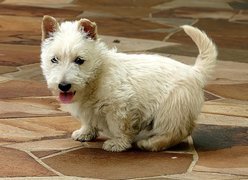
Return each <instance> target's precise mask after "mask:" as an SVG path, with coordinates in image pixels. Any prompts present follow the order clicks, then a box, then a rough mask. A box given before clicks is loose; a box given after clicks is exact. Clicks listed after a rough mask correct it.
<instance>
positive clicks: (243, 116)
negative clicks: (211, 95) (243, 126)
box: [201, 111, 248, 118]
mask: <svg viewBox="0 0 248 180" xmlns="http://www.w3.org/2000/svg"><path fill="white" fill-rule="evenodd" d="M201 113H205V114H213V115H215V114H216V115H223V116H230V117H240V118H247V117H248V116H245V115H233V114H225V113H218V112H207V111H201Z"/></svg>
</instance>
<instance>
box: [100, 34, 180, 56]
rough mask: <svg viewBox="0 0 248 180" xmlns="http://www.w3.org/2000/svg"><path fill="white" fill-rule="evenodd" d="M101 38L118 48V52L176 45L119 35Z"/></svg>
mask: <svg viewBox="0 0 248 180" xmlns="http://www.w3.org/2000/svg"><path fill="white" fill-rule="evenodd" d="M100 38H101V40H102V41H103V42H104V43H106V44H107V45H108V47H109V48H117V51H118V52H142V51H146V50H149V49H153V48H159V47H166V46H174V45H175V43H168V42H161V41H155V40H146V39H136V38H123V37H118V36H100ZM116 41H117V42H116Z"/></svg>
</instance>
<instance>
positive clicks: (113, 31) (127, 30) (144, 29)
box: [91, 17, 171, 41]
mask: <svg viewBox="0 0 248 180" xmlns="http://www.w3.org/2000/svg"><path fill="white" fill-rule="evenodd" d="M91 21H94V22H96V23H97V25H98V32H99V34H102V35H111V36H120V37H129V38H138V39H152V40H160V41H161V40H163V39H164V37H165V36H166V33H164V32H163V33H159V32H149V30H150V31H151V30H156V29H163V28H167V29H168V28H171V27H170V26H166V25H161V24H157V23H152V22H149V21H145V20H141V19H136V18H135V19H130V18H101V17H92V18H91ZM109 27H111V28H109Z"/></svg>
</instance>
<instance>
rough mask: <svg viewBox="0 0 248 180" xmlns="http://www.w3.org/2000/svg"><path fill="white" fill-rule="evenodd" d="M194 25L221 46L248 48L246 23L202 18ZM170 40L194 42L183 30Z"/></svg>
mask: <svg viewBox="0 0 248 180" xmlns="http://www.w3.org/2000/svg"><path fill="white" fill-rule="evenodd" d="M194 26H196V27H198V28H199V29H201V30H203V31H205V32H206V33H207V34H208V36H209V37H211V38H212V39H213V41H214V42H215V43H216V45H217V47H219V48H229V49H243V50H246V49H247V48H248V45H247V44H246V43H244V42H246V41H247V40H248V35H247V32H246V29H247V25H246V24H239V23H235V24H232V22H229V21H227V20H223V19H200V20H199V21H198V22H197V23H196V24H194ZM223 29H228V31H223ZM220 32H221V33H220ZM169 41H172V42H181V43H182V42H184V43H185V44H193V42H192V41H191V39H190V38H188V37H187V35H186V34H185V33H184V32H183V31H180V32H178V33H175V34H174V35H173V36H171V38H170V39H169Z"/></svg>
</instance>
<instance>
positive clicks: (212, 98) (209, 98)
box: [204, 91, 220, 101]
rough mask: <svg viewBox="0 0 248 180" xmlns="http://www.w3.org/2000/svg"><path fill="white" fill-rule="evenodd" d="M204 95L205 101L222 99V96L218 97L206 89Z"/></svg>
mask: <svg viewBox="0 0 248 180" xmlns="http://www.w3.org/2000/svg"><path fill="white" fill-rule="evenodd" d="M204 97H205V101H211V100H216V99H220V97H218V96H216V95H214V94H212V93H209V92H207V91H204Z"/></svg>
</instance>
